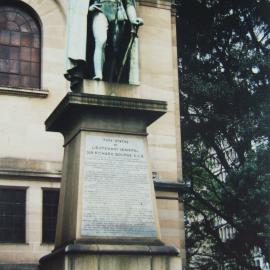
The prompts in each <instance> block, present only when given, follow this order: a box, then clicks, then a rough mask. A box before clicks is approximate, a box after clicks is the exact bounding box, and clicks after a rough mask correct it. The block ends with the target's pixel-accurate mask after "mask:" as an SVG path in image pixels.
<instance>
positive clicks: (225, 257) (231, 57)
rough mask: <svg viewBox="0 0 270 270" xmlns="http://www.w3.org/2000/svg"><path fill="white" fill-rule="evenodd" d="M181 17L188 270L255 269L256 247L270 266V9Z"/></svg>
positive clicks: (233, 5)
mask: <svg viewBox="0 0 270 270" xmlns="http://www.w3.org/2000/svg"><path fill="white" fill-rule="evenodd" d="M177 11H178V13H177V14H178V44H179V56H180V62H179V66H180V69H179V70H180V73H179V75H180V89H181V93H180V94H181V115H182V118H183V120H182V139H183V170H184V178H185V180H186V182H188V183H189V184H190V185H191V188H190V193H189V194H187V195H186V196H185V208H186V228H187V232H186V234H187V242H186V243H187V252H188V254H187V255H188V256H187V258H188V269H218V265H220V264H224V263H226V265H227V267H229V268H228V269H240V268H241V269H256V267H255V266H254V265H253V263H254V262H253V259H252V254H253V251H254V247H260V248H261V250H262V253H263V255H264V256H265V257H266V258H267V259H268V261H269V259H270V258H269V256H270V244H269V243H270V239H269V235H270V233H269V232H270V214H269V210H270V88H269V84H270V55H269V52H270V16H269V14H270V1H268V0H212V1H210V0H179V1H178V2H177ZM218 220H220V221H222V222H217V221H218ZM221 224H224V225H230V226H231V227H233V228H234V229H235V233H234V237H231V239H229V240H227V241H221V239H220V235H219V229H220V226H221Z"/></svg>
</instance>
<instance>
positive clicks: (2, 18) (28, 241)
mask: <svg viewBox="0 0 270 270" xmlns="http://www.w3.org/2000/svg"><path fill="white" fill-rule="evenodd" d="M67 2H68V1H67V0H24V1H22V0H20V1H19V0H10V1H4V0H0V115H1V117H0V138H1V143H0V269H1V267H4V265H10V264H33V265H34V264H37V263H38V260H39V258H40V257H42V256H43V255H45V254H47V253H48V252H50V251H51V250H52V248H53V243H52V239H51V238H52V237H53V232H52V229H51V228H53V227H54V226H55V225H54V222H55V214H56V213H55V208H56V207H55V204H56V203H57V196H58V193H57V192H58V190H59V188H60V182H61V167H62V159H63V147H62V145H63V138H62V136H61V135H59V134H56V133H49V132H45V127H44V121H45V120H46V118H47V117H48V116H49V114H50V113H51V112H52V111H53V109H54V108H55V107H56V105H57V104H58V103H59V102H60V101H61V100H62V98H63V97H64V96H65V95H66V93H67V92H68V91H69V84H68V82H67V81H66V80H65V79H64V76H63V74H64V72H65V63H64V62H65V61H64V59H65V40H66V14H67V5H68V3H67ZM137 10H138V13H139V15H140V16H141V17H142V18H143V19H144V22H145V24H144V26H143V27H142V28H141V29H140V32H139V36H140V50H139V53H140V70H141V84H140V86H124V85H121V86H119V88H118V89H117V90H116V95H119V96H128V97H136V98H144V99H156V100H165V101H167V102H168V112H167V113H166V114H165V115H164V116H163V117H162V118H161V119H160V120H158V121H157V122H155V123H154V124H152V125H151V126H150V127H149V130H148V132H149V135H148V143H149V150H150V156H151V160H152V163H151V165H152V171H153V179H154V180H155V186H156V199H157V205H158V215H159V222H160V225H161V237H162V241H164V242H165V243H166V244H170V245H174V246H176V247H177V248H179V249H180V253H181V257H182V259H183V261H184V252H185V248H184V220H183V207H182V204H181V202H180V200H179V194H178V193H179V191H180V189H179V186H178V185H177V184H179V183H180V182H181V178H182V175H181V145H180V124H179V122H180V121H179V96H178V78H177V54H176V29H175V28H176V25H175V14H174V11H173V8H172V4H171V3H170V2H168V1H166V0H164V1H156V0H148V1H144V0H142V1H140V2H139V3H138V7H137ZM1 198H2V199H1ZM3 269H5V268H3Z"/></svg>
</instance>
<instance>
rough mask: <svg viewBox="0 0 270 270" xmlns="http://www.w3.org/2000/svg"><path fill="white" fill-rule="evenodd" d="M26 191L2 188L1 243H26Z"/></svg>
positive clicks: (0, 208) (0, 192)
mask: <svg viewBox="0 0 270 270" xmlns="http://www.w3.org/2000/svg"><path fill="white" fill-rule="evenodd" d="M25 198H26V191H25V190H22V189H18V190H16V189H14V188H10V189H9V188H0V242H5V243H24V242H25Z"/></svg>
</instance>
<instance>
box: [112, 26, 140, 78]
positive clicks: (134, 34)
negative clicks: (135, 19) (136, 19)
mask: <svg viewBox="0 0 270 270" xmlns="http://www.w3.org/2000/svg"><path fill="white" fill-rule="evenodd" d="M141 25H143V23H140V24H133V25H132V26H131V38H130V41H129V43H128V46H127V50H126V52H125V55H124V58H123V61H122V63H121V67H120V70H119V73H118V76H117V80H116V82H117V83H119V81H120V79H121V76H122V73H123V70H124V66H125V64H126V62H127V58H128V55H129V53H130V51H131V48H132V45H133V43H134V40H135V38H136V37H138V30H139V27H140V26H141Z"/></svg>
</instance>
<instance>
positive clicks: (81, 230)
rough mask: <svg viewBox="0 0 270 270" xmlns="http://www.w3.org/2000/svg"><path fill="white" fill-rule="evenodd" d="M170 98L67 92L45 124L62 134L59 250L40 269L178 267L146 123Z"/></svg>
mask: <svg viewBox="0 0 270 270" xmlns="http://www.w3.org/2000/svg"><path fill="white" fill-rule="evenodd" d="M166 107H167V105H166V102H163V101H155V100H142V99H132V98H123V97H114V96H104V95H94V94H85V93H84V94H75V93H69V94H67V96H66V97H65V98H64V99H63V100H62V101H61V103H60V104H59V105H58V106H57V108H56V109H55V110H54V112H53V113H52V114H51V115H50V117H49V118H48V119H47V121H46V129H47V131H54V132H61V133H62V134H63V135H64V141H65V143H64V147H65V152H64V164H63V178H62V183H61V192H60V201H59V210H58V218H57V230H56V241H55V250H54V251H53V252H52V253H51V254H50V255H48V256H46V257H44V258H42V259H41V260H40V263H41V269H42V270H45V269H47V270H48V269H51V270H53V269H57V270H61V269H69V270H73V269H74V270H75V269H76V270H84V269H85V270H86V269H89V270H92V269H93V270H95V269H98V270H103V269H104V270H105V269H106V270H121V269H123V270H129V269H130V270H139V269H140V270H141V269H144V270H147V269H149V270H171V269H172V270H175V269H180V257H178V255H179V253H178V251H177V249H175V248H173V247H169V246H165V245H164V244H163V243H162V242H161V240H160V229H159V222H158V217H157V210H156V200H155V194H154V187H153V181H152V171H151V168H150V161H149V157H148V149H147V140H146V136H147V132H146V128H147V126H148V125H150V124H151V123H152V122H153V121H155V120H156V119H158V118H159V117H160V116H162V115H163V114H164V113H166Z"/></svg>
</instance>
